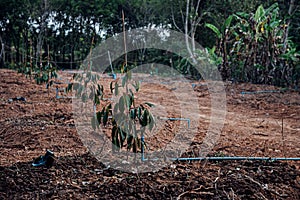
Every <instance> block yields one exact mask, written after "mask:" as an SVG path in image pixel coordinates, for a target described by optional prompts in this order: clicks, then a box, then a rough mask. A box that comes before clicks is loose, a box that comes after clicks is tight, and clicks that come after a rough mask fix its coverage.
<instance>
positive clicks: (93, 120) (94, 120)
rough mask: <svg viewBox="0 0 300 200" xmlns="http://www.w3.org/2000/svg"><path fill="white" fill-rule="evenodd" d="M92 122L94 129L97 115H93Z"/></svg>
mask: <svg viewBox="0 0 300 200" xmlns="http://www.w3.org/2000/svg"><path fill="white" fill-rule="evenodd" d="M91 124H92V128H93V129H94V130H96V118H95V116H93V117H92V120H91Z"/></svg>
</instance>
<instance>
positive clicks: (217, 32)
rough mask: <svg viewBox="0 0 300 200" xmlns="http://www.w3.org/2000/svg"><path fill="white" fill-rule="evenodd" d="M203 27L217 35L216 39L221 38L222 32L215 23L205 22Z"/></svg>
mask: <svg viewBox="0 0 300 200" xmlns="http://www.w3.org/2000/svg"><path fill="white" fill-rule="evenodd" d="M205 27H207V28H209V29H211V30H212V31H213V32H214V33H215V34H216V35H217V37H218V39H221V38H222V34H221V32H220V30H219V29H218V28H217V27H216V26H215V25H213V24H209V23H206V24H205Z"/></svg>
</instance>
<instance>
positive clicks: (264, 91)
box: [241, 90, 281, 95]
mask: <svg viewBox="0 0 300 200" xmlns="http://www.w3.org/2000/svg"><path fill="white" fill-rule="evenodd" d="M278 92H281V91H280V90H260V91H253V92H245V91H242V92H241V94H242V95H244V94H261V93H278Z"/></svg>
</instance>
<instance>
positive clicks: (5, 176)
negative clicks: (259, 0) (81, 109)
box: [0, 70, 300, 199]
mask: <svg viewBox="0 0 300 200" xmlns="http://www.w3.org/2000/svg"><path fill="white" fill-rule="evenodd" d="M60 75H61V77H66V79H68V78H67V76H68V77H69V76H70V75H67V73H63V72H61V73H60ZM0 76H1V82H0V108H1V111H0V171H1V173H0V197H1V199H2V198H4V199H7V198H9V199H16V198H19V199H29V198H42V199H51V198H52V199H55V198H80V199H88V198H106V199H107V198H118V199H128V198H132V199H134V198H137V199H141V198H145V199H151V198H152V199H161V198H163V199H172V198H182V199H185V198H199V199H227V198H230V199H232V198H234V199H245V198H247V199H299V198H300V174H299V163H296V162H294V163H293V162H231V161H230V162H228V161H223V162H174V163H173V164H172V165H170V166H168V167H165V168H163V169H161V170H159V171H158V172H155V173H152V172H151V173H146V174H130V173H122V172H119V171H116V170H113V169H110V168H109V169H107V168H106V167H105V166H103V165H102V164H101V163H99V162H98V161H97V160H96V159H95V158H94V157H93V156H92V155H91V154H90V153H88V151H87V149H86V147H85V146H84V145H83V144H82V141H81V140H80V137H79V136H78V134H77V130H76V127H75V123H74V119H73V115H72V103H71V99H56V98H55V90H52V91H51V92H50V93H49V94H48V91H47V90H46V88H45V86H44V85H42V86H38V85H36V84H34V82H33V81H30V80H29V79H26V78H25V77H24V76H23V75H21V74H17V73H16V72H13V71H9V70H0ZM143 80H144V81H142V85H141V91H140V92H139V93H138V95H137V101H140V102H143V101H149V102H153V103H155V104H156V105H157V107H156V108H154V110H153V113H154V114H155V115H156V116H160V117H174V118H175V117H186V118H190V120H191V127H190V129H187V130H188V131H191V133H193V134H194V135H195V137H194V140H193V141H192V143H191V147H190V148H189V149H188V150H187V151H186V152H181V153H183V155H182V156H185V157H186V156H189V157H197V156H198V155H200V154H201V149H200V147H201V144H202V142H203V139H204V138H205V137H206V136H207V130H208V128H209V122H210V120H211V100H210V99H211V98H210V93H209V91H208V89H207V86H206V84H205V83H204V82H203V83H195V84H197V85H196V86H195V87H194V88H193V87H191V83H188V82H180V80H178V82H168V80H162V79H161V78H157V77H150V76H145V77H143ZM109 81H110V79H105V80H103V84H104V85H106V86H108V85H109ZM183 86H184V87H185V86H186V87H190V90H192V92H193V93H194V96H195V97H196V99H193V98H194V97H191V95H190V94H189V93H188V92H186V93H184V92H178V91H181V90H180V87H183ZM106 90H107V92H109V89H108V88H107V89H106ZM262 90H264V91H279V88H275V87H273V86H259V85H252V84H231V83H225V91H226V100H227V104H226V106H227V113H226V118H225V124H224V127H223V129H222V132H221V135H220V138H219V139H218V140H217V141H216V145H215V146H214V147H213V149H212V150H211V151H210V153H209V154H210V155H218V156H223V155H228V156H266V157H285V156H286V157H300V123H299V122H300V94H299V93H298V92H295V91H285V92H269V93H258V94H244V95H243V94H242V92H243V91H244V92H250V91H262ZM61 95H62V94H61ZM19 96H22V97H25V98H26V102H23V101H17V100H16V101H12V102H9V101H8V100H9V99H10V98H14V97H19ZM107 97H110V96H109V95H108V96H107ZM180 101H184V102H182V103H181V104H180V103H179V102H180ZM197 105H198V108H199V109H198V111H197V110H195V106H196V107H197ZM183 107H184V108H185V109H187V111H188V112H186V114H187V115H186V116H185V115H184V114H183V113H182V108H183ZM155 109H156V110H155ZM282 119H283V123H282ZM282 124H283V127H282ZM185 126H186V124H185V122H179V121H174V122H172V121H168V120H166V121H159V123H158V125H157V129H156V130H157V131H156V133H155V134H153V135H151V134H150V135H149V136H148V137H146V139H147V142H148V145H149V148H150V150H152V151H155V150H157V149H160V148H163V147H164V146H165V145H166V144H168V143H169V142H170V141H171V140H172V138H173V137H174V134H176V131H178V130H179V129H180V128H185ZM104 132H106V134H109V126H108V127H107V129H105V130H104ZM46 149H51V150H52V151H54V153H55V155H56V161H55V165H54V166H53V167H52V168H51V169H46V168H34V167H32V166H31V162H32V160H33V158H35V157H37V156H39V155H43V154H44V152H45V150H46Z"/></svg>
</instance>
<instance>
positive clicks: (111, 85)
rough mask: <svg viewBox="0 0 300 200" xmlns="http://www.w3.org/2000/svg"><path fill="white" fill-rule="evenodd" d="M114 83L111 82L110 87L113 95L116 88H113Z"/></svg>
mask: <svg viewBox="0 0 300 200" xmlns="http://www.w3.org/2000/svg"><path fill="white" fill-rule="evenodd" d="M113 83H114V82H110V86H109V88H110V92H111V93H113V89H114V88H113Z"/></svg>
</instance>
